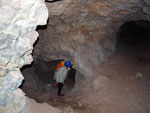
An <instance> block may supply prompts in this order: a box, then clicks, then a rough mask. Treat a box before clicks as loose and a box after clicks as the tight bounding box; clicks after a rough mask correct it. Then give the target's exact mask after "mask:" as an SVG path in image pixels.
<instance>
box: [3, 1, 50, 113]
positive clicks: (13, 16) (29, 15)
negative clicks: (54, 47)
mask: <svg viewBox="0 0 150 113" xmlns="http://www.w3.org/2000/svg"><path fill="white" fill-rule="evenodd" d="M47 18H48V11H47V8H46V6H45V3H44V0H1V1H0V112H1V113H24V112H25V111H26V106H27V105H26V99H25V97H24V93H23V92H22V91H21V90H20V89H19V88H18V87H19V86H20V85H21V84H22V80H23V79H24V78H23V76H22V74H21V73H20V69H19V68H21V67H22V66H24V65H26V64H30V63H31V62H32V56H31V53H32V50H33V43H34V42H35V40H36V39H37V37H38V33H37V32H36V31H35V30H36V26H37V25H43V24H46V22H47Z"/></svg>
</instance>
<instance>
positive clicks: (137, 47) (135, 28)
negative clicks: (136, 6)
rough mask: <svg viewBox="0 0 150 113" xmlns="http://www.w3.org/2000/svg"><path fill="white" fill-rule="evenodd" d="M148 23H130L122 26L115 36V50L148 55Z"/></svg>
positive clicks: (149, 32) (149, 25)
mask: <svg viewBox="0 0 150 113" xmlns="http://www.w3.org/2000/svg"><path fill="white" fill-rule="evenodd" d="M149 43H150V22H149V21H142V20H140V21H130V22H127V23H125V24H123V25H122V26H121V27H120V30H119V32H118V34H117V41H116V50H118V51H130V52H134V53H136V54H135V55H137V56H138V54H148V53H149V50H150V44H149Z"/></svg>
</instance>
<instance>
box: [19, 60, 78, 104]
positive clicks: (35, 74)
mask: <svg viewBox="0 0 150 113" xmlns="http://www.w3.org/2000/svg"><path fill="white" fill-rule="evenodd" d="M62 60H63V59H60V60H54V61H44V60H43V59H37V60H36V61H34V62H33V64H32V65H31V66H26V67H24V68H23V69H22V73H23V75H24V78H25V80H24V83H23V85H22V86H21V89H22V90H23V91H24V92H25V94H26V95H27V96H28V97H30V98H33V99H35V100H36V101H37V102H46V101H48V100H50V99H51V98H55V97H56V94H57V87H55V86H54V83H55V80H54V72H55V70H56V66H57V65H58V64H59V63H60V62H61V61H62ZM75 80H76V70H75V69H74V68H71V70H70V71H68V74H67V78H66V80H65V83H64V87H63V92H64V93H65V94H67V93H68V92H69V91H71V90H72V89H73V88H74V86H75Z"/></svg>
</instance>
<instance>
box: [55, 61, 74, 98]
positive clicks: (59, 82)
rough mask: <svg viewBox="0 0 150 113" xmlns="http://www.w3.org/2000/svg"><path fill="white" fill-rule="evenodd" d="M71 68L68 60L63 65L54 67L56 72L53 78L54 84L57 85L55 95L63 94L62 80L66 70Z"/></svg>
mask: <svg viewBox="0 0 150 113" xmlns="http://www.w3.org/2000/svg"><path fill="white" fill-rule="evenodd" d="M61 64H63V62H62V63H61ZM70 68H72V64H71V62H70V61H66V62H65V63H64V66H63V65H61V66H60V67H59V68H58V66H57V67H56V72H55V74H54V79H55V80H56V83H55V86H58V92H57V96H64V94H62V88H63V85H64V80H65V79H66V76H67V72H68V71H69V70H70Z"/></svg>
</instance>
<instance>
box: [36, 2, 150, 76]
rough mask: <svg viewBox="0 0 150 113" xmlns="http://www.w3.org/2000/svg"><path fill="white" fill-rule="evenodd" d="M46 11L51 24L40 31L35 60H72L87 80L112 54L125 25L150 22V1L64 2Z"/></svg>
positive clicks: (50, 5)
mask: <svg viewBox="0 0 150 113" xmlns="http://www.w3.org/2000/svg"><path fill="white" fill-rule="evenodd" d="M47 7H48V9H49V24H48V25H47V29H44V30H39V33H40V38H39V41H38V43H37V45H36V47H35V52H34V54H35V57H36V56H39V55H40V56H42V57H44V58H45V59H47V60H49V59H63V58H65V59H70V60H72V61H73V63H74V64H75V68H76V69H78V70H79V71H80V72H82V73H83V74H84V75H85V76H90V75H93V73H94V74H95V71H94V69H95V67H96V66H98V65H99V64H100V63H101V62H103V61H104V60H105V58H107V57H108V56H109V55H110V54H111V53H112V52H113V50H114V49H115V41H116V40H115V37H116V34H117V32H118V31H119V27H120V26H121V25H122V24H124V23H126V22H127V21H136V20H150V2H149V1H148V0H63V1H57V2H53V3H47Z"/></svg>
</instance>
